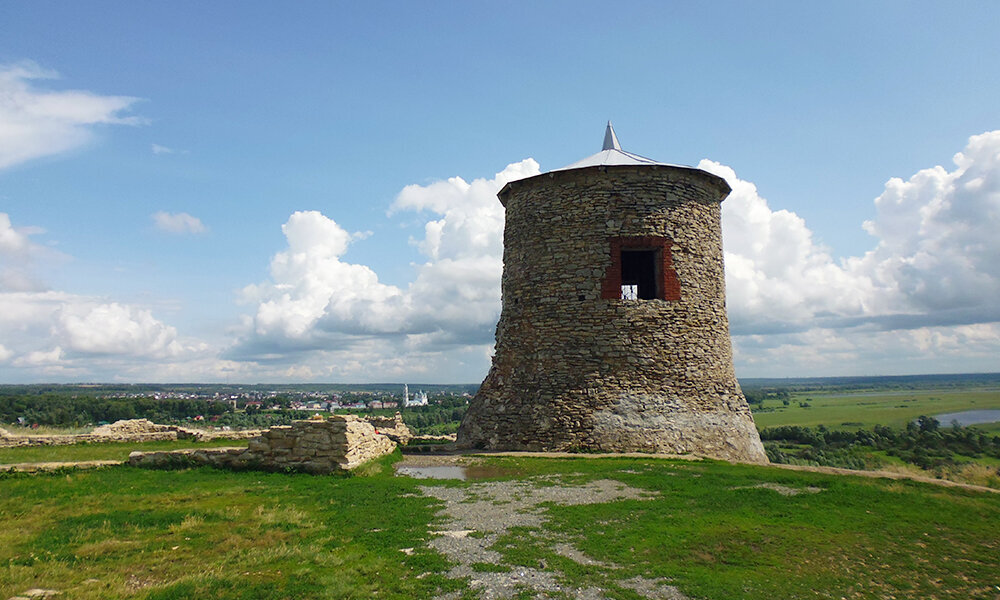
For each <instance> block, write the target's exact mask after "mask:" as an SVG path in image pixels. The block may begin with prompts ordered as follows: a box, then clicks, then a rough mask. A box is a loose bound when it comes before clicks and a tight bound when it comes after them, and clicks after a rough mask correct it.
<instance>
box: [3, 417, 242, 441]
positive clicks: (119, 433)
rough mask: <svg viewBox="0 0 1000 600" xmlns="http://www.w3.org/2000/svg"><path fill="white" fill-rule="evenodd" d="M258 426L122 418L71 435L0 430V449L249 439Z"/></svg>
mask: <svg viewBox="0 0 1000 600" xmlns="http://www.w3.org/2000/svg"><path fill="white" fill-rule="evenodd" d="M260 433H261V430H260V429H244V430H236V431H205V430H202V429H190V428H187V427H180V426H177V425H160V424H158V423H153V422H152V421H150V420H149V419H124V420H121V421H115V422H114V423H110V424H108V425H101V426H100V427H96V428H94V430H93V431H91V432H90V433H74V434H51V435H34V434H27V435H21V434H17V435H15V434H12V433H10V432H7V431H4V430H2V429H0V448H12V447H18V446H65V445H70V444H93V443H105V442H160V441H173V440H194V441H199V442H204V441H208V440H215V439H227V440H237V439H241V440H243V439H249V438H251V437H255V436H258V435H260Z"/></svg>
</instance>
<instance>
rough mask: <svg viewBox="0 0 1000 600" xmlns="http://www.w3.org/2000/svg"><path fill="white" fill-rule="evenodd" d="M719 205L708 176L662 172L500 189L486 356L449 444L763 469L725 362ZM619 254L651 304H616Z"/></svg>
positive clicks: (536, 181)
mask: <svg viewBox="0 0 1000 600" xmlns="http://www.w3.org/2000/svg"><path fill="white" fill-rule="evenodd" d="M615 141H617V140H615ZM605 149H607V146H606V148H605ZM650 162H651V161H650ZM729 191H730V188H729V186H728V185H727V184H726V182H725V181H724V180H723V179H721V178H719V177H716V176H715V175H711V174H709V173H706V172H704V171H701V170H698V169H693V168H687V167H675V166H668V165H661V164H643V165H620V166H591V167H586V168H570V169H568V170H562V171H554V172H551V173H546V174H542V175H538V176H535V177H531V178H528V179H523V180H520V181H514V182H511V183H509V184H507V185H506V186H505V187H504V189H503V190H501V191H500V194H499V197H500V201H501V202H502V203H503V204H504V206H505V207H506V211H507V212H506V225H505V230H504V274H503V283H502V289H503V310H502V313H501V316H500V322H499V324H498V325H497V334H496V338H497V345H496V353H495V357H494V359H493V366H492V368H491V369H490V372H489V374H488V375H487V377H486V380H485V381H484V382H483V385H482V387H481V388H480V390H479V392H478V394H477V395H476V398H475V399H474V400H473V402H472V403H471V405H470V407H469V411H468V413H467V415H466V417H465V419H464V420H463V422H462V425H461V427H460V429H459V436H458V441H459V444H460V445H463V446H467V447H479V448H489V449H508V450H601V451H635V450H639V451H650V452H669V453H694V454H700V455H704V456H709V457H715V458H721V459H726V460H734V461H749V462H766V461H767V458H766V455H765V454H764V451H763V448H762V446H761V443H760V439H759V437H758V435H757V431H756V429H755V427H754V423H753V418H752V416H751V414H750V410H749V407H748V405H747V403H746V400H745V398H744V397H743V394H742V391H741V390H740V387H739V384H738V383H737V381H736V377H735V373H734V371H733V364H732V350H731V345H730V340H729V322H728V318H727V315H726V305H725V280H724V272H723V254H722V235H721V223H720V203H721V201H722V200H723V199H724V198H725V197H726V196H727V195H728V194H729ZM630 250H644V251H645V252H646V253H647V255H646V256H647V257H648V260H647V263H646V264H647V266H646V267H644V268H647V269H650V270H651V271H650V275H649V277H648V278H647V285H646V288H647V289H646V290H645V293H646V294H647V295H646V296H645V297H647V298H654V299H642V300H622V299H620V298H621V284H622V283H623V282H622V277H623V266H622V263H623V261H625V260H628V256H633V255H628V256H627V255H626V254H625V252H627V251H630ZM648 282H655V283H654V284H649V283H648ZM651 285H655V290H654V289H652V287H651ZM650 294H652V295H650Z"/></svg>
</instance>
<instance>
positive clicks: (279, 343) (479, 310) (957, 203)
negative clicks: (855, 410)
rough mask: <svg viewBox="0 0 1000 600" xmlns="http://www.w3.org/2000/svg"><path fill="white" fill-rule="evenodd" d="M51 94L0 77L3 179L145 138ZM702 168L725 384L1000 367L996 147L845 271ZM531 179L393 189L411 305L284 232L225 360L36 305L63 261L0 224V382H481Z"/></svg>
mask: <svg viewBox="0 0 1000 600" xmlns="http://www.w3.org/2000/svg"><path fill="white" fill-rule="evenodd" d="M55 76H56V75H55V74H54V73H52V72H50V71H46V70H44V69H41V68H40V67H38V66H37V65H35V64H34V63H19V64H17V65H14V66H6V67H2V68H0V92H2V93H0V97H2V98H3V99H2V100H0V169H5V168H12V167H15V166H19V165H23V164H26V163H30V162H31V161H34V160H37V159H40V158H44V157H47V156H55V155H59V154H64V153H66V152H69V151H72V150H75V149H78V148H81V147H83V146H85V145H86V144H87V143H88V141H89V140H90V139H91V138H92V135H93V128H94V127H96V126H98V125H115V126H122V125H124V126H134V125H141V124H142V123H143V120H142V119H141V118H139V117H134V116H125V115H124V114H123V113H125V112H126V111H127V110H129V109H130V108H131V107H132V105H133V104H134V102H135V101H136V99H135V98H130V97H124V96H100V95H97V94H93V93H90V92H81V91H64V92H48V91H44V90H38V89H36V87H35V86H34V85H33V82H35V81H37V80H40V79H44V78H52V77H55ZM154 152H156V148H155V147H154ZM698 166H699V168H702V169H705V170H707V171H710V172H713V173H716V174H718V175H720V176H722V177H724V178H725V179H726V180H727V181H728V182H729V183H730V185H731V186H732V188H733V192H732V194H731V195H730V197H729V198H728V199H727V200H726V201H725V202H724V203H723V236H724V247H725V258H726V283H727V299H728V306H729V315H730V322H731V328H732V333H733V335H734V346H735V350H736V355H735V362H736V367H737V372H740V371H741V370H743V369H752V370H753V372H755V373H761V374H763V373H767V374H770V375H774V376H793V375H799V374H817V375H842V374H883V373H912V372H940V371H943V370H944V371H955V370H957V369H958V370H964V369H962V368H961V366H960V365H984V366H985V370H995V367H996V366H1000V365H997V364H996V357H997V356H1000V325H998V323H1000V303H998V302H997V300H996V299H997V298H998V296H1000V261H997V257H1000V236H997V235H996V234H995V232H996V231H997V230H1000V131H990V132H985V133H982V134H980V135H974V136H972V137H971V138H969V141H968V144H967V145H966V147H965V148H964V149H962V151H961V152H959V153H958V154H956V155H955V156H954V166H953V167H951V168H945V167H942V166H933V167H930V168H926V169H923V170H921V171H919V172H917V173H915V174H913V175H912V176H911V177H910V178H909V179H907V180H903V179H900V178H892V179H890V180H889V181H888V182H887V183H886V184H885V189H884V191H883V192H882V194H881V195H880V196H878V197H877V198H876V199H875V202H874V216H873V217H872V218H871V219H870V220H869V221H866V222H864V223H863V224H859V225H860V226H863V227H864V229H865V230H866V231H867V232H868V233H869V234H870V235H871V236H872V239H873V244H872V248H871V249H870V250H868V251H867V252H865V253H864V254H863V255H861V256H853V257H849V258H846V259H842V260H836V259H834V258H833V256H832V254H831V252H830V250H828V249H826V248H824V247H823V246H822V245H820V244H819V243H817V242H816V241H815V239H814V236H813V234H812V232H811V231H810V229H809V227H808V224H807V223H806V222H805V221H804V220H803V219H802V218H800V217H799V216H797V215H796V214H795V213H793V212H789V211H787V210H780V209H779V210H774V209H772V208H771V207H770V206H769V205H768V203H767V201H766V200H765V199H764V198H763V197H761V196H760V195H759V193H758V191H757V188H756V186H755V185H754V184H753V183H751V182H748V181H744V180H741V179H740V178H739V177H738V175H737V173H736V172H735V171H734V170H733V169H732V168H730V167H728V166H726V165H723V164H720V163H717V162H714V161H711V160H703V161H701V163H699V165H698ZM539 172H541V169H540V166H539V165H538V163H537V162H536V161H534V160H533V159H531V158H527V159H524V160H522V161H520V162H515V163H512V164H510V165H508V166H507V167H506V168H504V169H503V170H501V171H500V172H499V173H497V174H495V175H494V176H493V177H492V178H480V179H474V180H473V181H471V182H467V181H465V180H464V179H462V178H460V177H452V178H450V179H448V180H445V181H436V182H433V183H430V184H427V185H417V184H414V185H409V186H406V187H404V188H403V189H402V190H401V191H400V192H399V193H398V195H397V196H396V198H395V200H394V202H393V203H392V206H391V207H390V209H389V212H388V214H387V216H386V219H387V220H392V219H395V218H397V217H399V216H400V215H403V216H406V217H407V218H416V219H420V220H422V222H423V231H422V236H421V237H419V238H415V239H412V240H411V243H412V245H413V247H414V248H415V250H416V251H417V252H418V253H419V256H420V257H421V259H420V262H418V263H416V264H413V265H412V270H413V278H412V280H411V281H410V282H409V283H408V284H406V285H405V286H396V285H389V284H386V283H383V282H382V281H380V279H379V275H378V273H376V271H375V270H374V269H372V268H371V267H369V266H367V265H364V264H357V263H351V262H348V261H347V260H345V255H346V253H347V251H348V249H349V247H350V246H351V244H352V243H354V242H355V241H356V240H358V239H363V238H365V237H368V236H370V235H372V234H371V232H356V233H352V232H349V231H348V230H346V229H345V228H344V227H343V226H342V225H340V224H339V223H338V222H337V220H336V218H337V215H326V214H323V213H321V212H318V211H297V212H295V213H293V214H292V215H290V216H289V217H288V219H287V221H286V222H285V223H284V225H282V226H281V230H282V233H283V234H284V237H285V242H286V244H287V245H286V247H285V248H283V249H281V250H280V251H278V252H277V253H275V254H274V255H273V257H272V258H271V261H270V264H269V266H268V276H267V278H266V279H264V280H263V281H258V282H247V284H246V286H245V287H244V288H243V289H242V290H241V291H240V292H239V295H238V296H239V297H238V298H234V302H239V303H241V304H242V306H243V307H244V310H243V311H242V312H243V313H244V314H243V315H242V316H240V315H239V312H241V311H240V309H237V308H236V307H235V306H234V309H233V318H232V321H233V322H232V326H231V328H230V330H229V332H230V342H229V343H228V344H223V345H219V344H214V345H213V344H212V343H209V342H207V341H204V339H202V338H203V336H201V335H200V334H199V333H198V332H191V331H188V332H187V333H186V335H182V334H181V333H179V331H178V327H177V326H175V325H171V324H168V323H165V322H164V321H162V320H161V319H159V318H157V317H156V316H154V310H153V308H151V307H149V306H140V305H135V304H130V303H127V302H123V301H120V300H117V299H115V298H114V297H95V296H92V295H86V294H78V293H74V292H72V291H69V290H53V289H49V287H48V285H47V284H46V281H45V276H44V271H45V266H46V265H48V264H50V263H52V262H54V261H64V260H71V258H70V257H67V256H65V255H63V254H61V253H59V252H57V251H55V250H53V249H52V248H50V247H48V246H45V245H42V244H39V243H36V242H35V241H34V240H33V239H32V237H33V236H36V235H38V234H40V233H43V230H42V229H41V228H39V227H37V226H35V225H32V224H21V223H18V215H16V214H8V213H6V212H0V373H5V374H6V375H5V378H7V379H10V378H17V379H21V380H33V381H43V380H55V379H57V380H95V379H121V380H127V381H165V380H172V381H178V380H192V381H194V380H197V381H218V380H222V379H225V378H234V379H237V380H246V381H279V380H304V381H308V380H323V381H360V380H400V379H405V378H416V379H425V380H449V381H476V380H478V379H481V377H482V376H483V375H484V374H485V371H486V369H487V368H488V365H489V356H490V354H491V351H492V345H493V331H494V327H495V324H496V321H497V319H498V317H499V312H500V278H501V273H502V268H503V267H502V250H503V248H502V243H503V239H502V238H503V218H504V214H503V207H502V206H501V205H500V203H499V202H498V201H497V199H496V193H497V191H498V190H499V189H500V188H501V187H503V185H504V184H506V183H507V182H508V181H512V180H515V179H519V178H523V177H529V176H531V175H535V174H538V173H539ZM152 220H153V224H154V227H155V228H156V229H158V230H159V231H162V232H164V233H169V234H174V235H184V234H206V235H208V234H209V230H208V228H207V227H206V226H205V225H204V224H203V223H202V221H201V220H200V219H199V218H198V217H197V216H194V215H191V214H188V213H170V212H167V211H159V212H156V213H154V214H153V215H152ZM941 365H945V366H944V367H943V368H942V366H941ZM956 365H958V367H956ZM980 370H984V369H980Z"/></svg>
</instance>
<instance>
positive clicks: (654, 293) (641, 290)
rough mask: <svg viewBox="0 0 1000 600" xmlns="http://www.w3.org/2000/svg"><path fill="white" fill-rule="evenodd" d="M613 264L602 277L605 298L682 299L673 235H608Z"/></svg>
mask: <svg viewBox="0 0 1000 600" xmlns="http://www.w3.org/2000/svg"><path fill="white" fill-rule="evenodd" d="M608 243H609V245H610V248H609V250H610V251H611V252H610V254H611V256H610V257H609V258H611V264H609V265H608V270H607V271H605V272H604V278H603V279H602V280H601V298H602V299H604V300H654V299H657V300H668V301H675V300H680V299H681V284H680V282H679V281H678V280H677V272H676V271H675V270H674V265H673V258H672V257H671V253H670V248H671V246H672V244H673V242H671V241H670V238H666V237H659V236H652V235H650V236H633V237H610V238H608Z"/></svg>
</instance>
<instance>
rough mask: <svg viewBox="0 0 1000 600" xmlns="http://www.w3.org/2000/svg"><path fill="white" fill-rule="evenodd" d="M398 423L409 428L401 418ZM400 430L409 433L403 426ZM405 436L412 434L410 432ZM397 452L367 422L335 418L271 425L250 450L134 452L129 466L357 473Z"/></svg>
mask: <svg viewBox="0 0 1000 600" xmlns="http://www.w3.org/2000/svg"><path fill="white" fill-rule="evenodd" d="M391 420H392V421H393V422H395V421H396V420H395V419H391ZM398 425H400V426H401V427H402V428H404V429H405V428H406V425H403V424H402V421H401V420H400V421H399V424H398ZM396 431H397V432H398V433H400V434H402V433H404V432H403V431H402V430H400V429H398V427H397V429H396ZM405 434H406V435H409V430H408V429H407V430H406V431H405ZM395 449H396V443H395V442H394V441H392V440H391V439H389V437H388V436H386V435H383V434H382V433H379V432H378V431H376V428H375V426H373V425H372V424H371V423H369V422H368V421H367V420H366V419H364V418H361V417H357V416H354V415H334V416H331V417H327V418H325V419H310V420H307V421H294V422H293V423H292V424H291V425H283V426H279V427H272V428H271V429H269V430H267V431H265V432H264V433H263V434H261V435H260V436H258V437H255V438H253V439H251V440H250V442H249V444H248V446H247V447H246V448H205V449H200V450H174V451H167V452H133V453H132V454H131V455H129V464H130V465H133V466H139V467H148V468H170V467H184V466H191V465H210V466H214V467H221V468H229V469H262V470H268V471H284V470H290V471H304V472H307V473H317V474H324V473H333V472H336V471H346V470H350V469H353V468H355V467H357V466H358V465H360V464H362V463H364V462H367V461H369V460H372V459H374V458H378V457H380V456H384V455H386V454H390V453H392V452H393V451H394V450H395Z"/></svg>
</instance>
